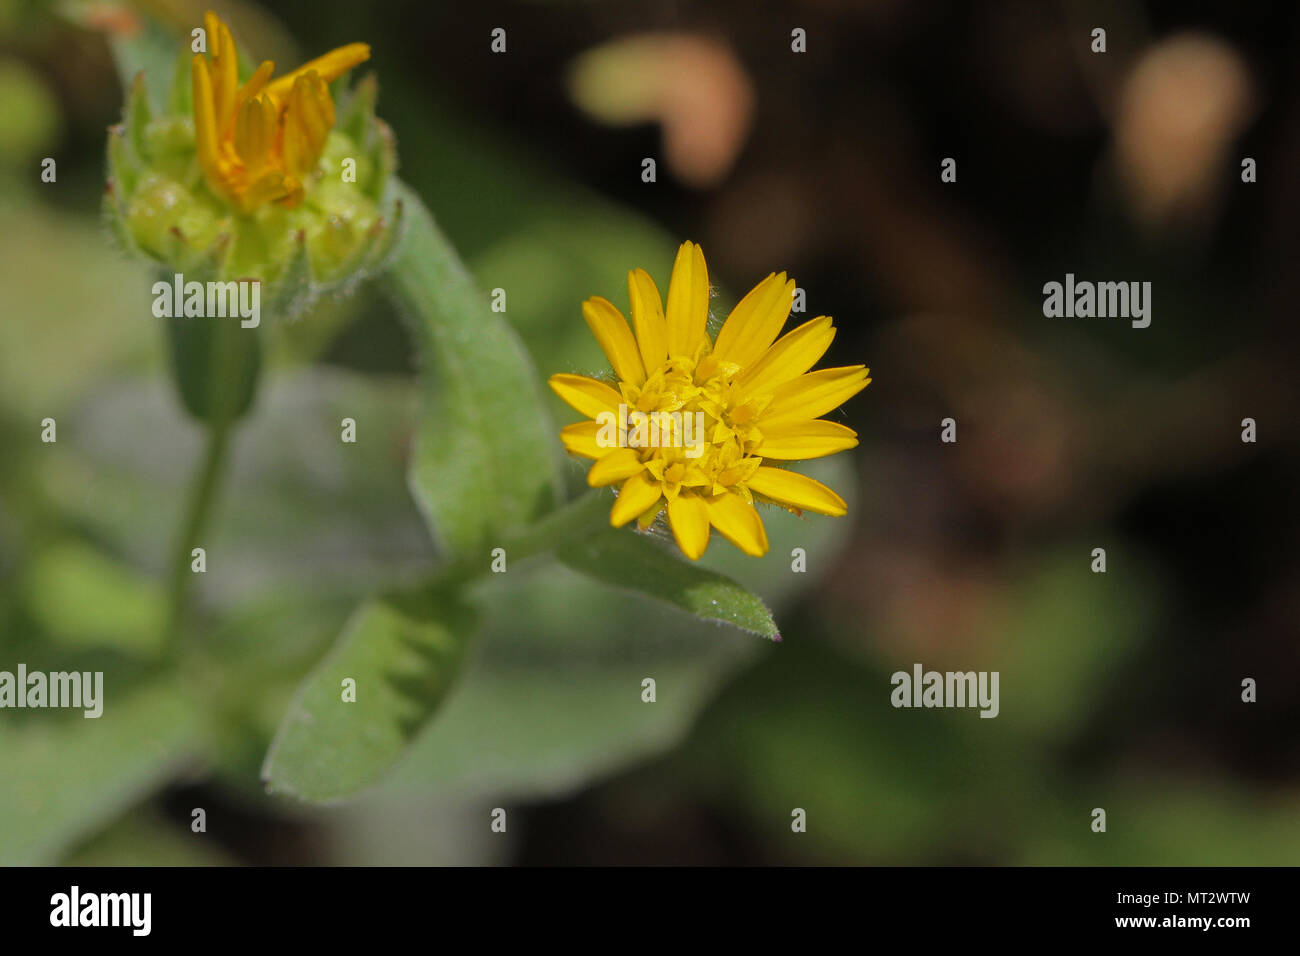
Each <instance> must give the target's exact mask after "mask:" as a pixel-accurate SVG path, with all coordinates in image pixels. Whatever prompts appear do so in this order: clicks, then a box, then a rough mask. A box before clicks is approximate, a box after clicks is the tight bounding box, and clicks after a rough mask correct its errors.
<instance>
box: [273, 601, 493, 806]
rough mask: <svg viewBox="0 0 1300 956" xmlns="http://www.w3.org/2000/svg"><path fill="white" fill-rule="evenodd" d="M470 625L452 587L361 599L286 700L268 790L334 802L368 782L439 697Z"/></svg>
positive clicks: (389, 763) (455, 666)
mask: <svg viewBox="0 0 1300 956" xmlns="http://www.w3.org/2000/svg"><path fill="white" fill-rule="evenodd" d="M473 626H474V622H473V616H472V614H471V613H470V612H469V611H468V609H467V608H465V607H464V606H462V605H459V604H457V603H456V602H455V599H454V597H452V596H451V595H445V594H437V593H434V594H430V593H418V594H415V593H412V594H403V595H392V596H389V597H383V598H376V599H374V600H371V601H368V602H367V603H365V604H363V605H362V606H361V607H360V608H359V609H358V610H357V611H356V613H355V614H354V615H353V617H352V619H351V620H350V621H349V622H348V624H347V626H346V627H345V628H344V630H343V634H342V635H341V636H340V637H339V641H338V643H337V644H336V645H335V647H334V649H333V650H332V651H331V652H330V653H329V654H328V655H326V657H325V660H324V661H322V662H321V664H320V666H319V667H318V668H317V669H316V670H315V671H314V672H312V674H311V675H309V676H308V677H307V679H306V681H304V683H303V684H302V686H301V688H300V689H299V692H298V695H297V697H296V698H295V700H294V701H293V703H292V704H291V705H290V707H289V712H288V713H287V714H286V715H285V718H284V721H283V723H282V724H281V725H280V730H279V732H278V733H277V734H276V738H275V741H274V742H273V743H272V745H271V750H270V752H269V753H268V754H267V758H266V765H265V766H264V767H263V771H262V776H263V779H264V780H265V781H266V783H267V787H268V789H269V790H270V791H271V792H273V793H285V794H289V795H291V796H295V797H298V798H300V799H303V800H309V801H314V802H332V801H336V800H341V799H344V798H346V797H350V796H352V795H354V794H356V793H358V792H360V791H362V790H365V789H367V788H369V787H371V786H373V785H374V784H375V783H376V782H377V781H378V780H379V779H380V778H381V777H383V775H384V774H385V773H387V772H388V771H389V770H390V769H391V768H392V767H393V765H394V764H395V763H396V762H397V761H398V759H399V758H400V757H401V756H402V753H403V752H404V751H405V750H406V747H407V744H408V743H409V742H410V740H411V738H412V737H413V736H414V735H415V734H416V733H417V732H418V731H419V730H420V729H421V727H423V726H424V723H425V721H427V720H428V718H429V716H430V715H431V714H433V712H434V711H435V710H436V709H437V708H438V705H439V704H441V702H442V700H443V698H444V696H445V695H446V693H447V691H448V689H449V688H450V687H451V684H452V681H453V680H454V678H455V676H456V673H457V671H458V670H459V668H460V662H461V658H462V655H463V653H464V649H465V645H466V642H467V641H468V640H469V638H470V637H471V636H472V634H473ZM349 680H350V681H353V682H354V683H353V684H352V685H351V687H353V688H354V689H355V700H346V699H345V696H346V695H345V693H344V686H345V682H346V681H349Z"/></svg>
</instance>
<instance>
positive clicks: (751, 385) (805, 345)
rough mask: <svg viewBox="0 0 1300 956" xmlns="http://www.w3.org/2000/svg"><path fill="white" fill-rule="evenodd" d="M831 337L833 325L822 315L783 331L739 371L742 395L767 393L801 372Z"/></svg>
mask: <svg viewBox="0 0 1300 956" xmlns="http://www.w3.org/2000/svg"><path fill="white" fill-rule="evenodd" d="M834 338H835V327H834V326H832V325H831V320H830V318H829V317H827V316H824V315H821V316H818V317H817V318H815V319H810V320H809V321H807V322H805V323H804V324H803V325H801V326H799V327H798V328H797V329H794V330H793V331H790V332H787V333H786V334H785V335H783V336H781V338H779V339H777V340H776V342H775V343H774V344H773V345H772V346H770V347H769V348H768V349H767V350H766V351H765V352H764V353H763V354H762V355H761V356H759V358H758V359H757V360H756V361H755V362H754V363H753V364H752V365H750V366H749V367H748V368H747V369H745V371H744V372H743V373H741V376H740V379H739V383H740V391H741V394H742V396H750V395H761V394H763V393H764V392H770V391H771V390H772V389H774V388H775V387H776V386H778V385H780V384H781V383H782V382H786V381H789V380H790V379H792V378H797V377H798V376H800V375H802V374H803V373H804V372H806V371H808V369H810V368H812V367H813V365H815V364H816V362H817V360H818V359H819V358H821V357H822V356H823V355H825V354H826V350H827V349H828V348H830V345H831V340H832V339H834Z"/></svg>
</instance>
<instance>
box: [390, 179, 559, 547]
mask: <svg viewBox="0 0 1300 956" xmlns="http://www.w3.org/2000/svg"><path fill="white" fill-rule="evenodd" d="M395 188H396V190H397V193H398V196H399V201H400V202H401V203H402V204H403V207H404V209H405V211H406V217H407V219H408V224H407V228H406V232H405V234H404V235H403V237H402V239H401V241H400V244H399V246H398V248H397V249H396V250H395V252H394V257H393V260H392V263H391V265H390V267H389V271H388V279H389V282H388V287H389V290H390V292H391V294H392V295H393V298H394V299H395V301H396V302H397V303H398V306H399V308H400V309H401V310H402V311H403V312H404V313H405V314H406V316H407V317H408V319H409V323H410V327H411V330H412V334H413V336H414V339H415V343H416V347H417V349H418V351H419V353H420V359H421V385H422V388H423V391H424V399H425V405H424V409H423V414H422V415H421V421H420V425H419V429H418V435H417V443H416V451H415V455H414V458H413V460H412V463H411V473H410V481H411V487H412V490H413V491H414V494H415V497H416V499H417V501H418V502H419V503H420V505H421V507H422V509H423V510H424V513H425V515H426V519H427V521H428V523H429V525H430V531H431V533H432V534H433V535H434V536H435V538H436V539H437V540H438V541H440V542H442V543H443V544H444V545H445V546H447V547H448V548H449V549H450V550H451V551H453V552H456V553H459V554H464V553H466V552H469V551H473V550H475V549H478V548H483V547H486V546H488V545H489V544H490V543H491V542H492V541H493V540H495V539H497V538H498V536H499V535H501V534H502V533H503V532H508V531H510V530H512V529H515V528H519V527H522V526H524V525H527V524H531V523H532V522H533V521H535V520H537V519H538V518H539V517H541V516H542V515H544V514H546V513H547V512H549V511H551V510H552V509H554V507H555V506H556V504H557V502H558V494H559V492H558V489H559V487H560V483H559V471H558V454H559V440H558V438H557V435H556V430H555V427H554V425H553V424H552V422H551V420H550V416H549V415H548V414H547V412H546V406H545V403H544V399H543V396H542V392H541V386H540V383H539V382H538V380H537V374H536V371H535V370H534V368H533V365H532V361H531V359H530V358H529V356H528V353H527V351H526V350H525V348H524V346H523V344H522V343H521V342H520V340H519V338H518V336H516V335H515V332H514V330H513V329H512V328H511V327H510V325H509V324H508V323H507V322H506V321H505V320H504V318H502V316H501V315H500V314H499V313H496V312H493V311H492V310H491V309H490V308H489V307H488V299H487V297H486V296H485V295H483V294H482V293H481V292H480V291H479V290H478V289H477V288H476V287H475V285H474V281H473V279H472V278H471V277H470V275H469V273H468V271H467V270H466V269H465V266H464V264H463V263H462V262H461V261H460V258H459V257H458V256H457V255H456V252H455V250H454V249H453V248H452V247H451V244H450V243H449V242H448V241H447V239H446V238H445V237H444V236H443V235H442V233H441V232H440V231H439V230H438V227H437V225H436V224H435V223H434V221H433V218H432V216H430V215H429V211H428V210H427V209H425V208H424V204H423V203H422V202H421V201H420V199H419V197H418V196H416V195H415V194H414V193H413V192H412V191H411V190H410V189H409V188H407V187H406V186H404V185H401V184H396V186H395Z"/></svg>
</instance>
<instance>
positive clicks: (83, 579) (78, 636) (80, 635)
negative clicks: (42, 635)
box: [23, 540, 164, 657]
mask: <svg viewBox="0 0 1300 956" xmlns="http://www.w3.org/2000/svg"><path fill="white" fill-rule="evenodd" d="M23 584H24V592H25V597H26V602H25V603H26V608H27V613H28V614H29V615H30V616H31V618H32V620H33V621H34V622H35V623H36V624H38V625H39V626H40V627H41V629H42V630H43V631H45V632H46V633H47V634H48V635H49V636H50V637H51V638H52V639H54V640H56V641H58V642H59V643H61V644H63V645H65V646H68V647H82V648H84V647H110V648H115V649H117V650H119V651H121V652H123V653H126V654H132V655H135V656H144V657H148V656H151V655H153V654H156V653H157V652H158V651H159V649H160V648H159V636H160V635H161V633H162V624H163V609H164V605H163V594H162V589H161V587H159V586H158V584H157V583H156V582H155V581H153V580H150V579H148V578H143V577H141V576H139V575H137V574H135V573H133V571H132V569H130V568H128V567H127V566H125V565H123V564H119V563H118V562H116V561H114V560H113V559H112V558H111V557H110V556H109V555H107V554H104V553H103V552H100V551H97V550H96V549H94V548H92V547H90V546H89V545H86V544H82V543H80V542H77V541H72V540H68V541H61V542H59V543H57V544H54V545H52V546H50V547H47V548H43V549H42V550H40V551H39V552H37V553H36V555H35V557H34V558H32V560H31V564H30V565H29V566H28V568H27V573H26V575H25V576H24V581H23Z"/></svg>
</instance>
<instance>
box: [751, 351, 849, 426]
mask: <svg viewBox="0 0 1300 956" xmlns="http://www.w3.org/2000/svg"><path fill="white" fill-rule="evenodd" d="M870 372H871V370H870V369H869V368H866V367H865V366H862V365H847V366H844V367H843V368H823V369H818V370H817V371H815V372H809V373H808V374H807V375H800V376H799V377H798V378H795V379H791V380H790V381H788V382H785V383H783V384H781V385H778V386H777V387H776V389H774V390H773V392H772V402H771V404H769V405H768V406H767V408H766V409H765V410H764V411H763V414H762V415H760V416H759V418H758V427H759V428H760V429H762V430H763V431H764V432H766V431H767V430H768V429H769V428H771V427H772V426H773V425H778V424H779V425H784V424H787V423H790V422H799V421H807V420H809V419H812V418H817V417H818V416H821V415H825V414H826V413H827V412H829V411H831V410H832V409H836V408H839V407H840V406H841V405H843V404H844V403H845V402H847V401H848V400H849V399H850V398H852V397H853V396H854V395H856V394H858V392H860V391H862V390H863V389H864V388H866V387H867V385H868V383H869V382H870V381H871V378H870V377H869V376H870Z"/></svg>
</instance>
